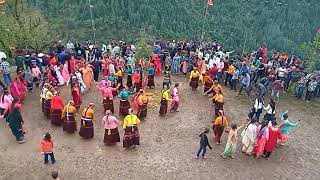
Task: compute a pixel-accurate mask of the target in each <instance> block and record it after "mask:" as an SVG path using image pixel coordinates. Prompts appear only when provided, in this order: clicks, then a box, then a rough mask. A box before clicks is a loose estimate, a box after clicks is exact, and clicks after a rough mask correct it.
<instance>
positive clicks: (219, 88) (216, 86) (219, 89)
mask: <svg viewBox="0 0 320 180" xmlns="http://www.w3.org/2000/svg"><path fill="white" fill-rule="evenodd" d="M216 92H221V93H222V86H221V85H220V84H219V82H218V80H215V81H214V82H213V85H212V86H211V88H210V89H209V90H208V91H207V92H205V95H207V94H210V93H212V96H215V95H216Z"/></svg>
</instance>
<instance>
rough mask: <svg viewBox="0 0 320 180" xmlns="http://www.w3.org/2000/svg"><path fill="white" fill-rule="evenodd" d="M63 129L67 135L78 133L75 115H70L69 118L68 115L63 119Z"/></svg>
mask: <svg viewBox="0 0 320 180" xmlns="http://www.w3.org/2000/svg"><path fill="white" fill-rule="evenodd" d="M62 129H63V131H65V132H67V133H74V132H76V131H77V122H76V120H75V118H74V114H72V113H70V114H69V116H68V118H67V115H66V116H65V117H64V118H63V126H62Z"/></svg>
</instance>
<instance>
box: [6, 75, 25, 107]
mask: <svg viewBox="0 0 320 180" xmlns="http://www.w3.org/2000/svg"><path fill="white" fill-rule="evenodd" d="M9 88H10V92H11V95H12V97H13V98H16V99H18V100H19V102H20V103H22V101H23V99H24V96H25V93H26V86H25V84H23V82H21V80H20V79H19V77H18V75H17V77H16V78H15V80H13V82H12V84H11V85H10V87H9Z"/></svg>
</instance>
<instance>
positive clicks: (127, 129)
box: [122, 114, 140, 148]
mask: <svg viewBox="0 0 320 180" xmlns="http://www.w3.org/2000/svg"><path fill="white" fill-rule="evenodd" d="M138 124H140V119H139V118H138V117H137V116H136V115H134V114H128V115H127V116H126V117H125V118H124V120H123V124H122V128H123V129H124V136H123V148H129V147H131V146H136V145H137V146H139V145H140V135H139V129H138V126H137V125H138Z"/></svg>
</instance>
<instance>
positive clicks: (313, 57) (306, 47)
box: [301, 32, 320, 72]
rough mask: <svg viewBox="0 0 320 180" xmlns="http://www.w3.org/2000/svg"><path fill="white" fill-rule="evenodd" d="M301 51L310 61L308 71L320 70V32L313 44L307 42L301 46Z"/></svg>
mask: <svg viewBox="0 0 320 180" xmlns="http://www.w3.org/2000/svg"><path fill="white" fill-rule="evenodd" d="M301 49H302V51H303V53H304V55H305V57H306V58H307V59H308V63H309V66H308V70H309V71H310V72H311V71H314V70H320V32H318V33H317V34H316V36H315V38H314V39H313V40H312V41H311V42H306V43H303V44H302V45H301Z"/></svg>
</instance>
